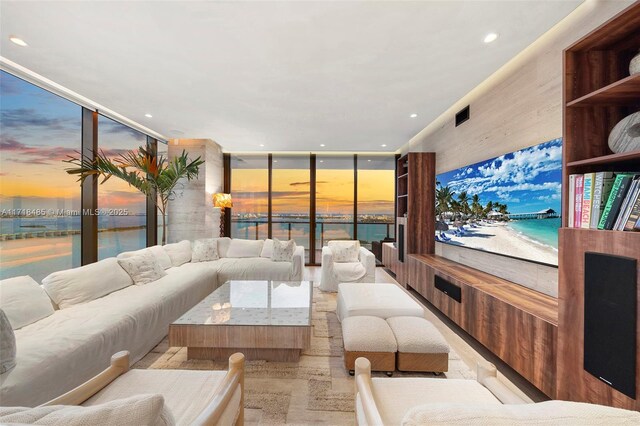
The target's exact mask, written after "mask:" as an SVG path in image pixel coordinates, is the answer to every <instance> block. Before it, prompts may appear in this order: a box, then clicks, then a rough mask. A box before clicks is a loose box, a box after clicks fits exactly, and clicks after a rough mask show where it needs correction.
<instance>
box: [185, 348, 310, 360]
mask: <svg viewBox="0 0 640 426" xmlns="http://www.w3.org/2000/svg"><path fill="white" fill-rule="evenodd" d="M236 352H241V353H242V354H244V357H245V359H247V360H265V361H277V362H297V361H299V360H300V354H301V353H302V350H300V349H275V348H273V349H271V348H257V349H256V348H194V347H188V348H187V359H212V360H214V361H226V360H228V359H229V357H230V356H231V355H233V354H234V353H236Z"/></svg>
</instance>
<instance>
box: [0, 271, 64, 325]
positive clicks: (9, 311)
mask: <svg viewBox="0 0 640 426" xmlns="http://www.w3.org/2000/svg"><path fill="white" fill-rule="evenodd" d="M0 295H2V297H0V309H2V310H3V311H4V313H5V314H6V316H7V318H8V320H9V323H11V326H12V327H13V329H14V330H18V329H20V328H22V327H24V326H26V325H29V324H32V323H34V322H36V321H39V320H41V319H42V318H46V317H48V316H49V315H51V314H53V312H54V310H53V305H52V304H51V299H49V296H47V293H45V291H44V289H43V288H42V287H41V286H40V285H39V284H38V283H37V282H35V281H34V280H33V278H31V277H30V276H27V275H25V276H22V277H14V278H8V279H6V280H2V281H0Z"/></svg>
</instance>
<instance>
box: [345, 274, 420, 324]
mask: <svg viewBox="0 0 640 426" xmlns="http://www.w3.org/2000/svg"><path fill="white" fill-rule="evenodd" d="M336 314H337V315H338V319H339V320H340V321H342V320H343V319H345V318H347V317H351V316H358V315H370V316H374V317H380V318H383V319H387V318H391V317H400V316H406V317H411V316H413V317H424V308H423V307H422V306H420V304H419V303H418V302H416V301H415V300H414V299H413V298H412V297H411V296H409V294H408V293H407V292H406V291H404V290H403V289H401V288H400V287H399V286H397V285H396V284H368V283H367V284H363V283H341V284H339V285H338V303H337V308H336Z"/></svg>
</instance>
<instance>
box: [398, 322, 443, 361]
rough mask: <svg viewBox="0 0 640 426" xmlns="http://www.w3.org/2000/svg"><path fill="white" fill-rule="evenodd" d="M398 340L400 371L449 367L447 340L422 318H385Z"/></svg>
mask: <svg viewBox="0 0 640 426" xmlns="http://www.w3.org/2000/svg"><path fill="white" fill-rule="evenodd" d="M387 324H389V327H390V328H391V331H393V334H394V336H395V338H396V342H397V344H398V357H397V365H398V370H399V371H429V372H434V373H442V372H444V371H448V370H449V344H448V343H447V341H446V340H445V339H444V337H443V336H442V334H441V333H440V331H438V329H437V328H436V327H435V326H434V325H433V324H431V323H430V322H429V321H427V320H426V319H424V318H418V317H393V318H387Z"/></svg>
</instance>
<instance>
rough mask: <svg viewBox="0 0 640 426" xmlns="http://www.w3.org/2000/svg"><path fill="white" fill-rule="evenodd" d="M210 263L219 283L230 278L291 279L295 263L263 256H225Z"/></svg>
mask: <svg viewBox="0 0 640 426" xmlns="http://www.w3.org/2000/svg"><path fill="white" fill-rule="evenodd" d="M203 264H205V265H206V264H210V265H211V266H212V269H214V270H215V271H216V272H217V274H218V277H217V283H218V285H222V284H224V283H225V282H226V281H229V280H282V281H289V280H291V277H292V274H293V272H294V271H293V264H292V263H290V262H272V261H271V259H265V258H263V257H247V258H231V257H227V258H223V259H220V260H216V261H213V262H204V263H203Z"/></svg>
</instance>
